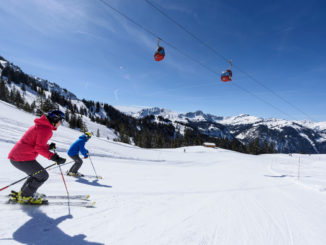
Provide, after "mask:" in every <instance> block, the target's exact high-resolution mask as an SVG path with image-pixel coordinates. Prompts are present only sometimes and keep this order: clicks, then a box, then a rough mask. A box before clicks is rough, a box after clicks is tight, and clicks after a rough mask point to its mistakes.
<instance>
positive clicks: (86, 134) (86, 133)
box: [84, 132, 93, 140]
mask: <svg viewBox="0 0 326 245" xmlns="http://www.w3.org/2000/svg"><path fill="white" fill-rule="evenodd" d="M84 135H85V136H86V138H87V139H88V140H89V139H90V138H91V137H92V136H93V134H92V133H91V132H85V133H84Z"/></svg>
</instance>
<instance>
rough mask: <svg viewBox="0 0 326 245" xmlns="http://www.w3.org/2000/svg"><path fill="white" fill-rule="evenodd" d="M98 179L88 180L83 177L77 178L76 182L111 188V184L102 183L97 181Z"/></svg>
mask: <svg viewBox="0 0 326 245" xmlns="http://www.w3.org/2000/svg"><path fill="white" fill-rule="evenodd" d="M98 181H99V180H97V179H96V180H92V181H90V180H88V179H85V178H83V177H79V178H77V180H76V182H78V183H81V184H86V185H92V186H98V187H106V188H112V186H111V185H103V184H100V183H99V182H98Z"/></svg>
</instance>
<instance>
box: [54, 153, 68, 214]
mask: <svg viewBox="0 0 326 245" xmlns="http://www.w3.org/2000/svg"><path fill="white" fill-rule="evenodd" d="M55 153H56V152H55V148H54V154H55ZM57 164H58V163H57ZM58 166H59V169H60V173H61V177H62V181H63V184H64V185H65V188H66V192H67V198H68V212H69V215H70V197H69V191H68V188H67V184H66V180H65V177H63V173H62V169H61V166H60V164H58Z"/></svg>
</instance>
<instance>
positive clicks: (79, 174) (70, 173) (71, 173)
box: [67, 172, 84, 177]
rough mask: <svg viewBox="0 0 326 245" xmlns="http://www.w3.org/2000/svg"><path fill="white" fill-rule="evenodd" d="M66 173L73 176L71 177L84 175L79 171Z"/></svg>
mask: <svg viewBox="0 0 326 245" xmlns="http://www.w3.org/2000/svg"><path fill="white" fill-rule="evenodd" d="M67 175H68V176H73V177H84V175H83V174H81V173H78V172H77V173H74V172H67Z"/></svg>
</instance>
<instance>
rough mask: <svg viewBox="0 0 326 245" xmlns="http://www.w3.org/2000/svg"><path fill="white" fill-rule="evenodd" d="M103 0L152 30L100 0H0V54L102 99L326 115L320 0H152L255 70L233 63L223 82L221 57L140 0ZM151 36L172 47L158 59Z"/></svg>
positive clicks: (229, 112)
mask: <svg viewBox="0 0 326 245" xmlns="http://www.w3.org/2000/svg"><path fill="white" fill-rule="evenodd" d="M105 1H106V2H107V3H108V4H110V5H112V6H113V7H115V8H117V9H119V10H120V11H121V12H123V13H124V14H126V15H127V16H128V17H129V18H131V19H133V20H134V21H136V22H137V23H139V24H140V25H142V26H143V27H145V28H146V29H148V30H150V31H151V32H152V33H154V34H155V36H152V35H151V34H149V33H148V32H146V31H144V30H143V29H142V28H139V27H138V26H136V25H134V24H133V23H131V22H130V21H128V20H127V19H125V18H124V17H122V16H120V15H119V14H117V13H116V12H114V11H113V10H112V9H110V8H108V7H107V6H105V5H104V4H103V3H101V1H99V0H65V1H59V0H47V1H44V0H29V1H20V0H7V1H6V4H1V5H0V20H1V28H0V55H1V56H3V57H4V58H6V59H8V60H9V61H11V62H13V63H14V64H16V65H18V66H20V67H21V68H22V69H23V71H25V72H26V73H28V74H32V75H36V76H38V77H41V78H44V79H47V80H49V81H52V82H55V83H57V84H59V85H60V86H61V87H64V88H67V89H68V90H70V91H71V92H73V93H75V94H76V95H77V96H78V97H79V98H81V99H82V98H86V99H89V100H95V101H101V102H105V103H108V104H111V105H122V106H157V107H161V108H167V109H170V110H173V111H176V112H190V111H196V110H202V111H204V112H205V113H211V114H214V115H220V116H235V115H238V114H242V113H244V114H250V115H255V116H261V117H265V118H270V117H275V118H284V119H290V120H305V119H308V120H315V121H325V120H326V113H325V108H326V83H325V77H326V45H325V43H326V28H325V25H326V15H325V11H326V2H325V1H322V0H320V1H314V0H311V1H301V0H299V1H286V0H276V1H258V0H249V1H240V0H239V1H227V0H222V1H220V0H216V1H213V0H203V1H198V0H197V1H195V0H164V1H163V0H151V2H152V3H153V4H155V5H156V6H157V7H159V8H161V9H162V11H164V12H165V13H166V14H167V15H169V16H170V17H171V18H173V19H174V20H176V21H177V22H178V23H179V24H181V25H182V26H184V27H185V28H186V29H187V30H188V31H190V32H191V33H192V34H194V35H196V36H197V37H198V38H200V39H201V40H202V41H204V42H205V43H206V44H207V45H208V46H209V47H211V48H213V49H214V50H216V51H217V52H218V53H220V54H221V55H223V56H224V57H226V58H227V59H232V61H233V63H234V65H235V66H236V68H240V69H241V71H245V72H246V73H248V74H250V75H251V76H253V77H254V79H256V82H255V81H253V80H252V79H250V78H249V77H248V76H247V75H246V74H244V73H243V72H241V71H240V70H238V69H236V68H235V67H234V69H233V81H232V82H230V83H222V82H221V81H220V72H221V71H222V70H224V69H226V68H228V64H227V62H226V61H225V60H223V59H222V58H220V57H219V56H217V55H216V54H215V53H214V52H212V51H211V50H209V49H207V48H206V47H204V46H203V45H202V44H200V43H199V42H198V41H196V40H195V39H194V38H192V37H191V36H189V35H188V34H187V33H186V32H184V31H183V30H182V29H180V28H179V27H178V26H176V25H175V24H173V23H172V22H171V21H170V20H168V19H167V18H166V17H164V16H163V15H161V14H160V13H159V12H158V11H156V10H155V9H153V8H152V7H151V6H150V5H149V4H147V3H146V1H144V0H119V1H118V0H105ZM156 36H160V37H161V38H162V39H163V40H164V41H166V42H167V43H168V44H172V45H173V46H174V47H176V48H177V50H175V49H174V48H173V47H171V46H169V45H168V44H167V43H164V42H162V43H161V45H162V46H163V47H164V48H165V51H166V57H165V59H164V60H163V61H161V62H155V61H154V59H153V54H154V51H155V49H156V45H157V39H156ZM179 51H181V52H183V53H186V54H187V55H188V56H190V57H192V59H194V60H196V61H198V62H200V63H202V64H203V65H204V66H206V67H208V68H209V70H208V69H205V68H204V67H203V66H201V65H199V64H198V63H196V62H194V61H193V60H192V59H189V58H187V57H185V56H183V55H182V54H181V53H180V52H179ZM212 71H216V74H214V73H213V72H212ZM261 85H263V86H261ZM246 91H247V92H246ZM271 91H274V93H273V92H271ZM248 92H249V93H248Z"/></svg>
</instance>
